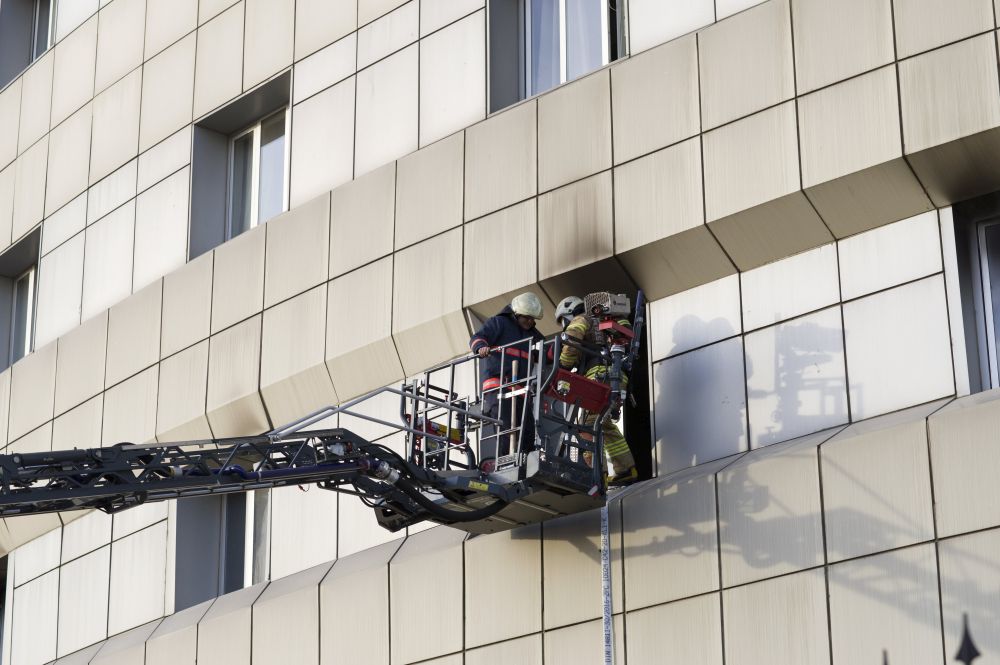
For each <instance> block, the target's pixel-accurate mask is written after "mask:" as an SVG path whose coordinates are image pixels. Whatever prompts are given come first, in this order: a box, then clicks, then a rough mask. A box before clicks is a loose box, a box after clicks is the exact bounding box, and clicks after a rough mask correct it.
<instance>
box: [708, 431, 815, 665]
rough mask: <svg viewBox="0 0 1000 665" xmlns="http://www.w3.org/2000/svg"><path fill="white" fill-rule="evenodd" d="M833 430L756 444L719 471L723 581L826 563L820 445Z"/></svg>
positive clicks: (732, 582)
mask: <svg viewBox="0 0 1000 665" xmlns="http://www.w3.org/2000/svg"><path fill="white" fill-rule="evenodd" d="M828 436H829V434H826V435H822V436H821V437H820V438H818V439H817V438H815V437H807V438H806V439H805V440H804V441H801V442H791V443H785V444H777V445H774V446H768V447H765V448H762V449H757V450H754V451H752V452H750V453H749V454H747V455H746V456H744V457H742V458H740V459H739V460H738V461H737V462H734V463H733V464H731V465H730V466H728V467H726V469H724V470H723V471H721V472H720V473H719V474H718V476H717V477H716V483H717V485H718V500H719V524H720V529H721V533H720V543H721V547H722V549H721V557H722V583H723V586H725V587H730V586H735V585H737V584H745V583H747V582H754V581H756V580H760V579H764V578H767V577H774V576H777V575H782V574H785V573H789V572H793V571H796V570H803V569H805V568H812V567H814V566H819V565H822V564H823V525H822V521H823V516H822V509H821V500H820V484H819V464H818V462H817V456H816V446H817V444H819V443H820V442H821V441H822V440H823V439H825V438H827V437H828ZM755 488H767V489H766V492H767V497H766V501H765V500H760V496H761V495H758V496H757V497H756V498H757V499H758V500H756V501H755V500H754V496H753V492H754V491H755ZM803 662H806V661H803Z"/></svg>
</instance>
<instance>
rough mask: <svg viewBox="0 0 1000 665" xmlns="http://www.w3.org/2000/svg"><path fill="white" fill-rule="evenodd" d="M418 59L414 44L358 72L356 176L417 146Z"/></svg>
mask: <svg viewBox="0 0 1000 665" xmlns="http://www.w3.org/2000/svg"><path fill="white" fill-rule="evenodd" d="M358 44H359V47H360V39H359V43H358ZM419 60H420V54H419V48H418V46H417V45H416V44H412V45H410V46H408V47H407V48H405V49H403V50H402V51H399V52H397V53H394V54H393V55H390V56H389V57H387V58H385V59H384V60H380V61H378V62H376V63H375V64H374V65H372V66H371V67H369V68H367V69H363V70H361V71H360V72H358V76H357V85H358V87H357V107H356V111H355V116H354V130H355V140H354V175H355V177H357V176H358V175H361V174H363V173H368V172H369V171H372V170H373V169H376V168H378V167H380V166H382V165H383V164H386V163H388V162H391V161H392V160H394V159H396V158H398V157H402V156H403V155H405V154H407V153H410V152H413V151H414V150H416V149H417V147H418V145H417V133H418V131H419V129H418V117H417V116H418V115H419V110H418V97H419V94H420V93H419V89H418V88H419V68H418V64H419Z"/></svg>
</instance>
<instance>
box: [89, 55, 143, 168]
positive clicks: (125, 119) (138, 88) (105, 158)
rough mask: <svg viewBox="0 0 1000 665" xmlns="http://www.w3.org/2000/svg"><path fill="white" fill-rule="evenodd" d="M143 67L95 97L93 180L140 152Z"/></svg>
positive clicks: (92, 137)
mask: <svg viewBox="0 0 1000 665" xmlns="http://www.w3.org/2000/svg"><path fill="white" fill-rule="evenodd" d="M141 96H142V70H141V69H136V70H134V71H133V72H131V73H130V74H128V75H127V76H125V77H124V78H123V79H122V80H120V81H119V82H117V83H115V84H114V85H113V86H111V87H110V88H108V89H107V90H105V91H104V92H102V93H101V94H99V95H98V96H97V97H95V98H94V128H93V131H92V132H91V143H90V182H91V184H93V183H95V182H97V181H98V180H100V179H101V178H103V177H104V176H106V175H108V174H109V173H111V172H113V171H114V170H115V169H117V168H118V167H119V166H121V165H122V164H124V163H125V162H127V161H129V160H130V159H132V158H133V157H135V156H136V154H137V153H138V152H139V106H140V100H141Z"/></svg>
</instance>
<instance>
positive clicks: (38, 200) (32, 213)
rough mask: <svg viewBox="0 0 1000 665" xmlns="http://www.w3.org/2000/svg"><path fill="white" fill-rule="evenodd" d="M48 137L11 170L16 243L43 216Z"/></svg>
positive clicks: (13, 226) (22, 155)
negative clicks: (12, 171) (12, 174)
mask: <svg viewBox="0 0 1000 665" xmlns="http://www.w3.org/2000/svg"><path fill="white" fill-rule="evenodd" d="M48 153H49V137H48V136H46V137H45V138H43V139H42V140H41V141H39V142H38V143H36V144H35V145H33V146H31V147H30V148H28V149H27V150H25V151H24V152H23V153H22V154H21V156H20V157H18V158H17V162H15V163H14V166H12V167H11V168H13V169H14V183H15V186H14V212H13V221H12V223H11V224H12V228H13V239H14V240H15V241H16V240H17V239H18V238H20V237H21V236H23V235H24V234H25V233H27V232H28V231H30V230H31V228H32V227H33V226H35V225H36V224H37V223H38V222H40V221H41V220H42V217H43V216H44V214H45V172H46V165H47V163H48Z"/></svg>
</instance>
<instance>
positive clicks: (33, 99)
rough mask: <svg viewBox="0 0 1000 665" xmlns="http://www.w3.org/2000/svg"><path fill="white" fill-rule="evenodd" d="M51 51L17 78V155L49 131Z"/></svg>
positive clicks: (53, 56)
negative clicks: (18, 104)
mask: <svg viewBox="0 0 1000 665" xmlns="http://www.w3.org/2000/svg"><path fill="white" fill-rule="evenodd" d="M54 61H55V54H54V51H53V50H51V49H50V50H49V51H48V52H46V53H45V54H44V55H43V56H41V57H40V58H38V59H37V60H35V61H34V62H33V63H31V66H30V67H28V69H27V70H26V71H25V72H24V74H23V75H22V76H21V120H20V125H19V129H18V133H17V151H18V152H24V150H25V149H26V148H27V147H28V146H30V145H31V144H33V143H34V142H35V141H37V140H38V139H40V138H41V137H42V136H43V135H44V134H45V132H47V131H48V130H49V114H50V111H51V105H52V69H53V67H52V65H53V62H54Z"/></svg>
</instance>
